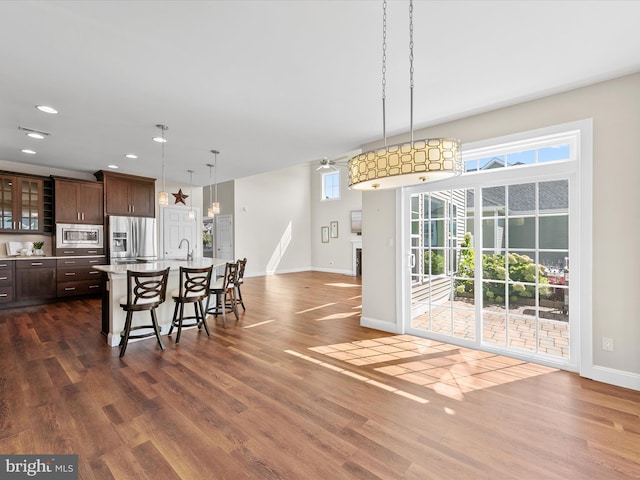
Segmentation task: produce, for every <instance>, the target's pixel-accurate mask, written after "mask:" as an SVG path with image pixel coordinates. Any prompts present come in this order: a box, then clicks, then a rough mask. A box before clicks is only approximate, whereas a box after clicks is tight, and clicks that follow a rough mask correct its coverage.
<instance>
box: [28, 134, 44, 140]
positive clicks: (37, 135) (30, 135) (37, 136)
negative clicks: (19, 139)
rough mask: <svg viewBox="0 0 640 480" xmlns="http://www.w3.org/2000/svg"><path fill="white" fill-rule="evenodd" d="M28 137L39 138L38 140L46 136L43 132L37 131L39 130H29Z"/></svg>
mask: <svg viewBox="0 0 640 480" xmlns="http://www.w3.org/2000/svg"><path fill="white" fill-rule="evenodd" d="M27 137H31V138H37V139H38V140H42V139H43V138H44V135H42V134H41V133H37V132H29V133H27Z"/></svg>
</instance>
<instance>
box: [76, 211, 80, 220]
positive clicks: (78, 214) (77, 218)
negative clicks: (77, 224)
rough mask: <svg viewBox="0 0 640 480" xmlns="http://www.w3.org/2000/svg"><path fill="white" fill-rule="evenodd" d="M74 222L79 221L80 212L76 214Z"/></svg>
mask: <svg viewBox="0 0 640 480" xmlns="http://www.w3.org/2000/svg"><path fill="white" fill-rule="evenodd" d="M76 220H80V212H76Z"/></svg>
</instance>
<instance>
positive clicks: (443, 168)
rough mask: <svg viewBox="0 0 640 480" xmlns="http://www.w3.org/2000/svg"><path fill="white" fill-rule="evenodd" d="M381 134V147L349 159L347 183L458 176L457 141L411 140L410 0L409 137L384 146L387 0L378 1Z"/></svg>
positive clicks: (397, 183) (363, 186)
mask: <svg viewBox="0 0 640 480" xmlns="http://www.w3.org/2000/svg"><path fill="white" fill-rule="evenodd" d="M382 11H383V14H382V133H383V138H384V147H382V148H378V149H375V150H371V151H369V152H364V153H361V154H359V155H356V156H355V157H353V158H351V160H349V186H350V187H351V188H353V189H356V190H375V189H385V188H396V187H402V186H407V185H415V184H417V183H421V182H432V181H435V180H441V179H444V178H448V177H452V176H454V175H460V174H461V173H462V171H463V163H462V159H461V158H460V141H459V140H457V139H451V138H430V139H426V140H416V141H414V140H413V1H412V0H410V1H409V76H410V84H409V91H410V99H411V100H410V103H411V105H410V106H411V108H410V125H411V140H410V141H409V142H406V143H402V144H397V145H390V146H387V132H386V119H385V113H386V112H385V100H386V95H385V87H386V71H387V53H386V52H387V2H386V0H384V1H383V3H382Z"/></svg>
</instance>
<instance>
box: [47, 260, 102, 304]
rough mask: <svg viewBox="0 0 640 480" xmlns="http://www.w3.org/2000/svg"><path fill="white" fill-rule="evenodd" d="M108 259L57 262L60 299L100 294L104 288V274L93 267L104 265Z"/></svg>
mask: <svg viewBox="0 0 640 480" xmlns="http://www.w3.org/2000/svg"><path fill="white" fill-rule="evenodd" d="M105 263H107V259H106V257H104V256H102V257H92V258H59V259H58V260H57V292H58V297H69V296H75V295H91V294H100V293H101V292H102V289H103V287H104V282H103V276H102V272H101V271H99V270H96V269H94V268H93V265H104V264H105Z"/></svg>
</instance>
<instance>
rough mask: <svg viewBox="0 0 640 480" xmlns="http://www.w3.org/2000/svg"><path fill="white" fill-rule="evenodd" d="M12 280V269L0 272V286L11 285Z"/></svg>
mask: <svg viewBox="0 0 640 480" xmlns="http://www.w3.org/2000/svg"><path fill="white" fill-rule="evenodd" d="M13 278H14V273H13V268H11V269H5V270H0V285H2V286H8V285H13Z"/></svg>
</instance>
